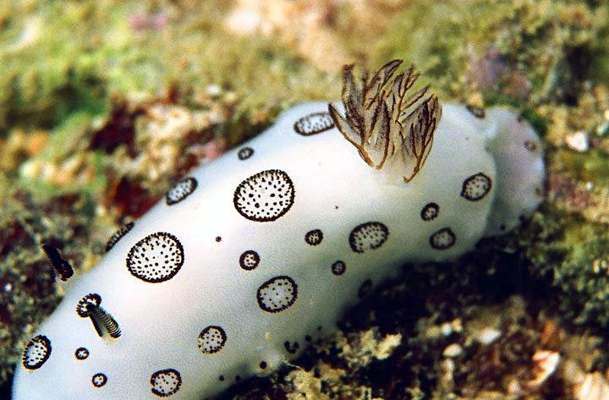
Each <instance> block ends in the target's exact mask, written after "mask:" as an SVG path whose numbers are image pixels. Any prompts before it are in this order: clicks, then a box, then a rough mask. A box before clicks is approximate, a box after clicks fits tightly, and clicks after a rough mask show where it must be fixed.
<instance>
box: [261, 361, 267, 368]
mask: <svg viewBox="0 0 609 400" xmlns="http://www.w3.org/2000/svg"><path fill="white" fill-rule="evenodd" d="M259 366H260V369H266V367H268V365H267V364H266V361H260V365H259Z"/></svg>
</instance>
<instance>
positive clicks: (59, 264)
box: [42, 242, 74, 282]
mask: <svg viewBox="0 0 609 400" xmlns="http://www.w3.org/2000/svg"><path fill="white" fill-rule="evenodd" d="M42 250H44V252H45V254H46V255H47V257H48V259H49V261H50V262H51V265H52V266H53V268H54V269H55V272H56V273H57V275H59V278H60V279H61V280H62V281H64V282H65V281H67V280H68V279H70V278H71V277H72V275H74V269H72V266H71V265H70V263H69V262H68V261H66V260H65V259H64V258H63V257H62V256H61V253H60V252H59V249H58V248H57V247H56V246H55V245H53V244H52V243H49V242H47V243H44V244H43V245H42Z"/></svg>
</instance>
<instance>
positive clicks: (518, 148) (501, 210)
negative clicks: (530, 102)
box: [480, 107, 545, 236]
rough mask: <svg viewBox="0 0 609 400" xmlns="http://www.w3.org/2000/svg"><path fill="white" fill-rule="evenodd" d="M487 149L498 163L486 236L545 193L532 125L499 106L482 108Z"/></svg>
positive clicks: (513, 222) (511, 224)
mask: <svg viewBox="0 0 609 400" xmlns="http://www.w3.org/2000/svg"><path fill="white" fill-rule="evenodd" d="M484 114H485V115H484V117H483V118H482V119H480V122H483V121H484V123H485V124H486V129H485V132H486V135H487V137H488V150H489V151H490V152H491V154H493V156H494V158H495V163H496V166H497V176H496V178H495V183H494V185H495V190H496V193H495V200H494V203H493V209H492V211H491V215H490V217H489V222H488V225H487V228H486V232H485V236H493V235H499V234H502V233H505V232H507V231H509V230H511V229H513V228H515V227H516V226H517V225H518V224H519V222H520V221H521V220H522V219H524V218H526V217H528V216H530V215H531V214H532V213H533V211H534V210H535V209H536V208H537V207H538V206H539V204H540V203H541V201H542V200H543V195H544V171H545V168H544V160H543V151H542V144H541V141H540V139H539V136H538V135H537V133H536V132H535V130H534V129H533V127H532V126H531V125H530V124H529V123H528V122H527V121H526V120H524V119H523V118H522V117H520V116H519V115H518V114H516V113H514V112H513V111H510V110H508V109H506V108H502V107H493V108H490V109H487V110H486V111H485V112H484Z"/></svg>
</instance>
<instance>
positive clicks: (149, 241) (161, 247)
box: [127, 232, 184, 283]
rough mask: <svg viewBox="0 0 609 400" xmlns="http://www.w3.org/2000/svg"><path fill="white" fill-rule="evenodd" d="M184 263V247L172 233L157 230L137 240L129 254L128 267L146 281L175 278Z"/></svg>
mask: <svg viewBox="0 0 609 400" xmlns="http://www.w3.org/2000/svg"><path fill="white" fill-rule="evenodd" d="M183 264H184V248H183V247H182V244H181V243H180V241H179V240H178V238H176V237H175V236H174V235H172V234H171V233H167V232H157V233H153V234H151V235H148V236H146V237H145V238H143V239H142V240H140V241H139V242H137V243H136V244H135V245H134V246H133V247H132V248H131V250H129V254H128V255H127V269H128V270H129V272H131V274H132V275H133V276H135V277H136V278H139V279H141V280H143V281H145V282H151V283H158V282H164V281H166V280H169V279H171V278H173V277H174V276H175V275H176V274H177V273H178V271H180V268H182V265H183Z"/></svg>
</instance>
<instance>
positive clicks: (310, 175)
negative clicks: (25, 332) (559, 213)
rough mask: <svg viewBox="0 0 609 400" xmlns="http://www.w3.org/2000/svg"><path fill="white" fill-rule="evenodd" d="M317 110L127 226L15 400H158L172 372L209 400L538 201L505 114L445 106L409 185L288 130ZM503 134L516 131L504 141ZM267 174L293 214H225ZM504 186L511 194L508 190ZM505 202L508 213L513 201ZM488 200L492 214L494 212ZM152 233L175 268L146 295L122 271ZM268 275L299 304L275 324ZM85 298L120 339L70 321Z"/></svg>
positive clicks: (200, 173) (312, 108)
mask: <svg viewBox="0 0 609 400" xmlns="http://www.w3.org/2000/svg"><path fill="white" fill-rule="evenodd" d="M326 111H327V103H309V104H303V105H300V106H297V107H295V108H293V109H291V110H289V111H287V112H286V113H284V114H282V116H281V117H280V118H279V120H278V121H277V123H276V124H275V125H273V126H272V127H270V128H269V129H268V130H267V131H266V132H264V133H263V134H261V135H259V136H258V137H257V138H255V139H254V140H252V141H250V142H249V143H246V144H245V145H244V146H249V147H251V148H252V149H253V150H254V152H253V154H252V155H251V157H249V158H247V159H245V160H240V159H239V157H238V155H237V154H238V153H237V152H238V151H239V149H236V150H234V151H231V152H228V153H227V154H225V155H224V156H223V157H222V158H220V159H218V160H217V161H215V162H213V163H212V164H210V165H206V166H204V167H201V168H199V169H197V170H195V171H193V173H192V174H191V176H192V177H194V178H195V179H196V180H197V182H198V185H197V188H196V190H194V192H193V193H192V194H190V195H189V196H188V197H186V198H185V199H183V200H182V201H180V202H178V203H176V204H173V205H167V204H166V202H165V201H163V202H161V203H160V204H158V205H157V206H155V207H154V208H153V209H152V210H151V211H150V212H149V213H148V214H146V215H145V216H144V217H143V218H141V219H140V220H138V221H136V222H135V225H134V227H133V229H131V231H129V232H128V233H126V234H125V236H124V237H122V239H120V240H119V241H118V243H116V245H115V246H114V247H113V248H112V250H111V251H110V252H109V253H108V255H107V256H106V257H105V258H104V259H103V261H102V262H101V263H100V265H98V266H97V267H96V268H94V269H93V270H92V271H90V272H89V273H87V274H86V275H85V276H83V277H82V278H80V279H79V280H77V281H76V282H75V283H74V284H73V286H72V287H71V289H70V290H69V292H68V293H67V294H66V296H65V298H64V299H63V301H62V303H61V304H60V305H59V307H58V308H57V310H56V311H55V312H54V314H53V315H52V316H51V317H50V318H49V319H48V320H47V321H46V322H45V323H44V324H43V325H42V326H41V327H40V329H39V333H40V334H42V335H44V336H46V337H47V338H48V340H49V341H50V343H51V346H52V351H51V354H50V355H49V357H48V359H47V360H46V361H45V362H44V364H43V365H41V366H40V367H39V368H37V369H34V370H30V369H26V368H24V367H23V365H20V366H18V368H17V372H16V376H15V384H14V398H15V400H41V399H44V400H54V399H61V400H71V399H74V400H76V399H78V400H93V399H100V400H102V399H104V400H106V399H155V398H158V397H159V396H158V395H155V394H154V393H153V391H152V386H151V385H152V384H151V375H152V374H153V373H155V372H156V371H159V370H165V369H175V370H176V371H178V372H179V374H180V379H181V384H180V385H179V388H178V389H177V390H176V391H175V392H174V393H172V394H170V395H168V396H167V397H169V398H171V399H190V400H199V399H203V398H205V397H210V396H213V395H215V394H218V393H220V392H221V391H223V390H224V389H226V388H227V387H229V386H230V385H232V384H233V383H234V382H235V379H236V376H237V375H239V377H240V378H247V377H248V376H251V375H252V374H262V373H267V372H270V371H272V370H273V369H274V368H275V367H277V366H279V365H280V364H281V363H282V362H283V361H285V360H288V359H290V358H293V357H295V356H297V355H298V354H299V352H300V351H301V350H302V349H303V348H304V347H305V345H306V343H307V340H306V339H305V337H306V336H307V335H309V336H311V337H312V338H313V339H315V338H317V337H319V335H321V334H327V333H328V332H330V331H332V330H333V329H335V324H336V322H337V321H338V320H339V318H340V317H341V315H342V314H343V312H344V311H345V309H346V308H347V307H348V306H350V305H352V304H354V303H355V302H357V301H358V291H360V288H361V286H362V284H363V283H364V282H365V281H367V280H371V281H372V283H373V284H374V285H376V284H377V283H379V282H381V281H383V280H384V279H386V278H387V277H390V276H393V275H395V274H396V273H397V272H398V270H399V268H398V267H399V266H400V265H402V264H404V263H407V262H420V261H441V260H447V259H454V258H455V257H456V256H459V255H461V254H463V253H465V252H467V251H468V250H470V249H471V248H472V247H473V246H474V245H475V243H476V242H477V241H478V240H479V239H480V238H481V237H482V236H483V235H485V232H486V231H487V229H489V232H496V231H498V230H504V229H509V228H511V227H513V226H514V225H516V223H517V217H518V216H519V215H520V214H528V213H530V212H531V211H532V210H533V209H534V208H535V207H536V205H537V204H538V202H539V200H540V199H539V196H538V194H537V195H536V194H535V193H534V192H535V190H536V189H538V188H539V187H540V185H541V181H542V179H543V162H542V157H541V153H540V152H539V151H538V150H527V149H525V148H524V145H523V142H524V141H525V140H531V141H534V142H535V144H536V145H537V149H539V142H538V139H537V137H536V135H535V133H534V132H533V131H532V129H531V128H530V127H529V126H528V124H526V123H525V122H522V123H521V122H517V121H516V116H515V115H514V114H512V113H510V112H507V111H503V110H490V111H489V110H487V113H486V116H485V117H484V118H476V117H475V116H474V115H472V113H470V112H468V111H467V110H466V109H465V107H462V106H457V105H446V106H444V108H443V117H442V119H441V122H440V125H439V127H438V129H437V131H436V133H435V139H434V143H433V147H432V150H431V153H430V155H429V158H428V159H427V162H426V164H425V166H424V167H423V169H422V170H421V172H420V173H419V174H418V175H417V176H416V177H415V178H414V179H413V180H412V181H411V182H410V183H404V182H403V181H401V179H395V180H394V179H392V178H388V177H385V176H384V175H383V174H382V172H379V171H376V170H374V169H372V168H370V167H369V166H368V165H366V164H365V163H364V162H363V161H362V160H361V158H360V157H359V156H358V154H357V151H356V149H355V148H354V147H353V146H352V145H351V144H350V143H348V142H347V141H346V140H345V139H344V138H343V137H342V135H341V134H340V133H339V132H338V131H337V130H336V129H329V130H325V131H324V132H321V133H319V134H315V135H311V136H303V135H300V134H298V133H296V132H295V129H294V124H295V122H296V121H297V120H299V119H300V118H302V117H304V116H306V115H308V114H311V113H316V112H326ZM510 124H511V125H510ZM510 126H513V127H517V129H516V130H518V132H516V133H514V132H512V131H507V130H506V127H510ZM510 129H512V128H510ZM512 130H513V129H512ZM501 135H503V136H504V138H503V139H501V140H503V141H506V140H505V137H507V138H508V139H507V142H509V143H515V146H513V147H514V149H513V151H514V152H515V153H514V154H511V153H509V151H512V150H509V146H505V145H502V147H501V148H499V149H497V148H496V146H495V147H494V144H496V143H500V142H501V140H499V139H497V137H498V136H501ZM506 149H508V150H506ZM506 151H507V153H506ZM520 153H522V154H520ZM515 157H521V158H522V159H516V158H515ZM523 165H524V166H525V167H523ZM498 166H501V167H502V170H498V169H497V168H498ZM510 168H512V169H510ZM271 169H279V170H281V171H284V172H285V173H286V174H287V175H288V176H289V177H290V179H291V181H292V182H293V187H294V201H293V204H292V206H291V207H290V208H289V210H287V212H285V214H284V215H282V216H281V217H279V218H277V219H276V220H274V221H269V222H258V221H252V220H249V219H247V218H244V216H243V215H242V214H240V213H239V212H238V211H237V210H236V207H235V205H234V203H233V196H234V193H235V190H236V188H237V186H238V185H239V184H240V183H241V182H242V181H244V180H245V179H246V178H248V177H250V176H252V175H254V174H256V173H259V172H261V171H264V170H271ZM519 169H520V170H522V171H520V172H519V173H520V175H517V173H516V172H517V170H519ZM514 171H516V172H514ZM481 172H482V173H484V174H485V175H486V176H487V177H488V178H490V179H491V180H492V182H493V185H492V187H491V190H490V192H489V193H488V194H486V195H485V196H484V197H483V198H481V199H479V200H477V201H470V200H467V199H466V198H464V197H463V196H461V193H462V190H463V183H464V180H466V179H467V178H468V177H470V176H472V175H474V174H477V173H481ZM510 179H511V180H514V181H515V182H513V184H512V183H508V184H506V183H505V182H506V181H510ZM511 192H515V193H516V194H515V195H514V198H516V200H515V202H511V201H510V200H509V198H510V195H509V193H511ZM506 193H507V194H506ZM498 196H500V197H501V199H496V197H498ZM506 196H507V197H508V198H507V199H506ZM495 200H496V201H495ZM430 202H434V203H437V204H438V205H439V214H438V216H437V217H436V218H434V219H432V220H429V221H424V220H423V219H422V218H421V211H422V209H423V207H425V205H426V204H428V203H430ZM494 203H496V204H497V205H498V207H500V209H497V208H495V209H493V207H494V206H493V204H494ZM491 216H492V217H491ZM369 221H378V222H381V223H383V224H384V225H385V226H386V227H387V228H388V231H389V235H388V237H387V239H386V241H385V242H384V243H382V244H381V245H380V247H378V248H376V249H369V250H367V251H364V252H361V253H358V252H355V251H353V249H352V247H351V246H350V243H349V236H350V233H351V231H352V230H353V229H354V228H355V227H356V226H357V225H359V224H362V223H366V222H369ZM502 224H504V225H505V226H502V227H501V228H502V229H498V227H499V226H500V225H502ZM443 228H450V229H451V230H452V232H453V233H454V235H455V238H456V241H455V243H454V245H453V246H452V247H450V248H447V249H436V248H433V247H432V246H431V245H430V236H431V235H432V234H433V233H434V232H437V231H438V230H441V229H443ZM315 229H319V230H321V231H322V232H323V240H322V241H321V243H319V244H317V245H310V244H308V243H307V242H306V241H305V234H306V233H307V232H309V231H312V230H315ZM155 232H168V233H171V234H172V235H174V236H175V237H176V238H178V239H179V241H180V242H181V244H182V246H183V249H184V263H183V265H182V267H181V269H180V270H179V271H178V272H177V273H176V274H175V276H173V277H172V278H171V279H168V280H166V281H164V282H159V283H150V282H146V281H144V280H142V279H138V278H136V277H135V276H134V275H133V274H132V273H130V271H129V270H128V268H127V267H126V257H127V254H128V253H129V251H130V249H131V248H132V247H133V246H134V245H135V244H136V243H137V242H138V241H140V240H141V239H143V238H144V237H146V236H147V235H149V234H152V233H155ZM217 237H221V240H220V241H217ZM247 250H255V251H256V252H257V253H258V254H259V256H260V262H259V265H258V266H257V267H256V268H255V269H252V270H245V269H243V268H241V267H240V264H239V258H240V256H241V255H242V253H243V252H244V251H247ZM337 260H341V261H343V262H344V264H345V265H346V270H345V272H344V273H343V274H342V275H335V274H333V273H332V271H331V266H332V264H333V263H335V262H336V261H337ZM277 276H289V277H290V278H291V279H293V281H294V282H295V283H296V284H297V286H298V287H297V292H298V295H297V297H296V298H295V299H294V301H293V304H291V305H290V306H289V307H287V308H286V309H285V310H283V311H280V312H275V313H271V312H267V311H264V310H263V309H261V307H260V305H259V303H258V301H257V292H258V290H259V288H260V286H261V285H263V284H264V283H265V282H266V281H268V280H269V279H272V278H274V277H277ZM89 293H97V294H99V295H100V296H101V298H102V304H101V305H102V306H103V307H104V309H105V310H107V311H108V312H109V313H111V315H112V316H113V317H114V319H115V320H116V321H117V322H118V324H119V325H120V328H121V330H122V335H121V336H120V337H119V338H116V339H114V338H111V337H108V336H106V337H104V338H101V337H99V336H98V335H97V333H96V331H95V330H94V329H93V327H92V324H91V321H90V320H89V319H88V318H82V317H80V316H79V315H78V314H77V313H76V311H75V308H76V305H77V303H78V302H79V300H80V299H81V298H82V297H83V296H85V295H87V294H89ZM208 326H219V327H221V328H222V329H223V330H224V332H225V335H226V341H225V343H224V346H223V347H222V348H221V350H219V351H217V352H215V353H203V352H202V351H201V350H200V349H199V347H198V337H199V334H200V333H201V331H202V330H203V329H204V328H205V327H208ZM319 327H321V330H320V329H319ZM286 341H288V342H289V343H290V347H292V350H294V348H293V346H294V344H293V343H294V342H298V343H299V350H297V351H295V352H293V353H290V352H288V351H287V350H286V347H285V342H286ZM79 347H84V348H86V349H87V350H88V351H89V355H88V357H87V358H86V359H84V360H79V359H77V358H76V357H75V355H74V353H75V350H76V349H77V348H79ZM263 362H264V363H266V368H265V369H262V367H264V366H265V365H264V364H262V365H261V363H263ZM97 373H103V374H104V375H105V376H106V378H107V381H106V382H105V384H104V385H103V386H101V387H96V386H94V385H93V384H92V377H93V376H94V375H95V374H97ZM221 376H222V377H223V380H221V378H220V377H221ZM173 378H175V377H173ZM170 391H171V390H170Z"/></svg>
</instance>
